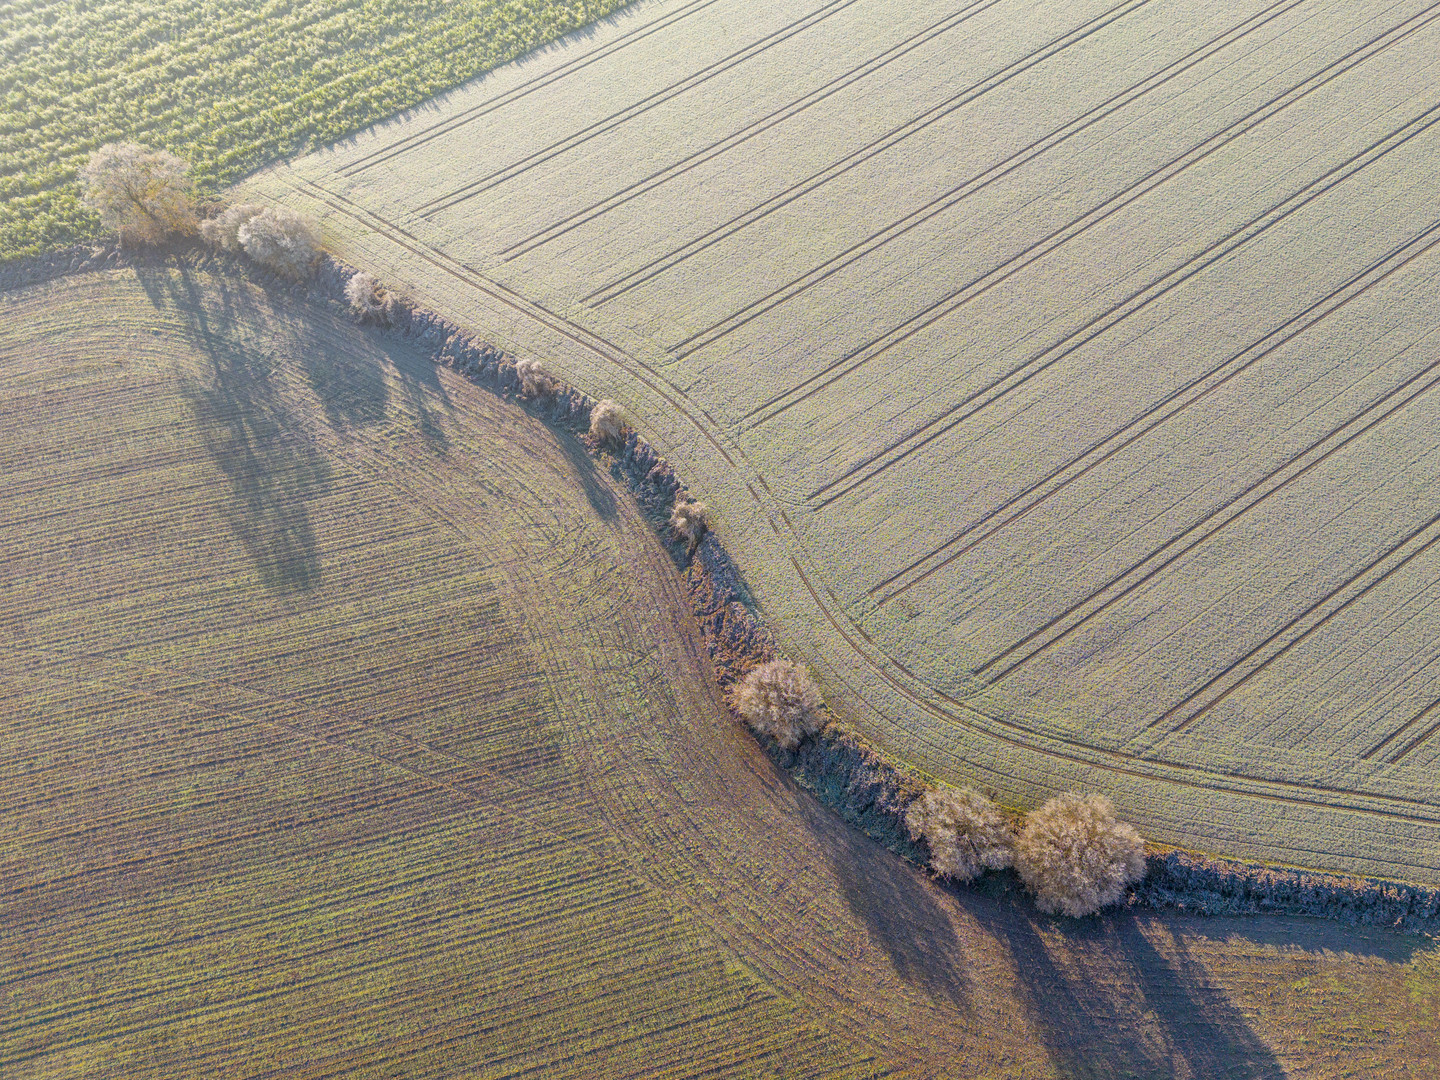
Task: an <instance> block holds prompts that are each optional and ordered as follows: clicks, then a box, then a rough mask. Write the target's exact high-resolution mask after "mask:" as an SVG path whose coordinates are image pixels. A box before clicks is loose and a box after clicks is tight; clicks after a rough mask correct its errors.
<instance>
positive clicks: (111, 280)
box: [0, 266, 1440, 1080]
mask: <svg viewBox="0 0 1440 1080" xmlns="http://www.w3.org/2000/svg"><path fill="white" fill-rule="evenodd" d="M4 299H5V304H4V306H3V309H0V423H3V425H4V430H5V431H6V435H7V437H6V439H5V441H4V443H3V448H0V468H3V470H4V475H5V477H6V482H5V484H4V486H3V489H0V566H3V574H0V746H3V747H4V751H5V752H4V754H3V755H0V982H3V986H4V993H3V996H0V1075H4V1076H5V1077H6V1080H12V1078H13V1080H62V1078H63V1080H70V1078H80V1077H83V1078H86V1080H91V1078H96V1077H112V1076H114V1077H121V1076H123V1077H126V1078H127V1080H138V1078H150V1077H153V1078H156V1080H174V1078H177V1077H197V1078H199V1077H205V1078H210V1077H217V1076H224V1077H230V1078H236V1080H239V1078H252V1077H253V1078H260V1077H282V1076H283V1077H307V1078H316V1080H318V1078H325V1077H336V1078H339V1077H344V1078H347V1080H351V1078H355V1080H359V1078H381V1077H396V1076H404V1077H414V1078H420V1077H456V1076H464V1077H487V1078H489V1077H525V1076H545V1077H567V1076H573V1077H577V1078H592V1077H600V1076H603V1077H626V1076H636V1077H640V1076H643V1077H665V1076H677V1077H679V1076H693V1077H700V1076H737V1077H738V1076H747V1077H748V1076H784V1077H805V1076H825V1077H873V1076H890V1075H894V1076H955V1075H959V1076H967V1077H977V1078H997V1080H998V1078H1001V1077H1006V1078H1012V1080H1013V1078H1021V1077H1025V1078H1036V1080H1061V1078H1067V1080H1068V1078H1074V1077H1091V1076H1093V1077H1117V1076H1134V1077H1143V1078H1152V1077H1153V1078H1155V1080H1160V1078H1177V1077H1178V1078H1183V1080H1210V1078H1213V1077H1216V1076H1233V1077H1251V1078H1260V1080H1270V1078H1277V1077H1280V1076H1282V1075H1288V1076H1293V1077H1332V1076H1336V1077H1338V1076H1342V1075H1364V1076H1367V1077H1381V1078H1391V1077H1394V1078H1400V1077H1410V1076H1419V1075H1421V1074H1420V1073H1417V1072H1414V1071H1412V1066H1414V1065H1415V1063H1417V1062H1423V1061H1426V1060H1435V1059H1436V1058H1437V1057H1440V1027H1437V1016H1440V1000H1437V986H1440V981H1437V972H1440V958H1437V955H1436V952H1435V950H1434V949H1433V948H1432V947H1431V946H1430V943H1428V942H1424V941H1422V940H1421V939H1415V938H1404V937H1399V936H1395V935H1391V934H1387V933H1384V932H1378V931H1369V932H1355V931H1347V930H1343V929H1341V928H1339V927H1337V926H1335V925H1333V924H1327V923H1313V922H1310V921H1308V920H1276V919H1249V920H1223V919H1197V918H1193V917H1192V918H1186V917H1181V916H1155V915H1144V916H1135V915H1131V914H1119V915H1116V916H1112V917H1110V918H1107V919H1105V920H1103V921H1089V922H1087V923H1082V924H1078V925H1077V924H1075V923H1073V922H1070V921H1068V920H1055V919H1049V918H1042V917H1037V916H1036V915H1035V914H1034V911H1033V909H1032V908H1029V907H1028V906H1027V905H1025V904H1024V903H1023V902H1017V900H1016V899H1015V897H1014V896H1004V895H1002V896H991V895H983V894H981V893H979V892H976V891H974V890H961V891H947V890H945V889H942V888H940V887H938V886H937V885H936V884H935V883H933V882H932V881H930V880H929V879H927V877H926V876H925V875H924V874H922V873H920V872H919V871H917V870H916V869H914V868H913V867H910V866H908V865H906V864H904V863H901V862H900V861H899V860H898V859H896V858H894V857H893V856H891V855H890V854H889V853H888V852H886V851H884V850H883V849H881V848H879V847H878V846H877V845H875V844H873V843H871V842H870V841H869V840H867V839H866V838H864V837H863V836H861V835H859V834H858V833H855V832H854V831H852V830H851V829H850V828H849V827H847V826H846V825H844V824H843V823H842V822H841V821H840V820H839V819H838V818H836V817H834V816H833V815H832V814H830V813H829V812H828V811H825V810H823V809H821V808H820V807H818V806H817V805H816V804H815V803H814V802H813V801H812V800H811V799H810V798H809V797H808V796H807V795H806V794H805V793H803V792H801V791H799V790H797V789H796V788H795V787H794V786H793V785H791V784H790V783H789V782H788V780H787V778H786V777H785V775H784V774H783V773H781V772H779V771H778V770H777V769H775V768H774V767H773V766H772V765H771V763H770V761H769V760H768V759H767V758H766V757H765V756H764V755H763V754H762V753H761V752H760V751H759V749H758V747H757V746H756V744H755V743H754V741H753V740H752V739H751V738H750V736H749V735H748V734H747V733H745V731H744V730H743V729H742V728H741V727H740V726H739V725H738V724H737V723H735V722H734V721H733V720H731V719H730V718H729V716H728V715H727V713H726V712H725V710H724V708H723V706H722V704H721V703H720V701H719V700H718V697H717V692H716V689H715V687H714V684H713V681H712V679H711V676H710V674H709V672H708V671H707V670H706V666H705V662H704V661H703V659H702V657H701V656H700V655H699V654H698V651H699V647H698V644H697V640H696V635H695V632H694V628H693V626H692V625H691V617H690V615H689V614H688V612H687V608H686V604H685V599H684V595H683V590H682V585H681V580H680V576H679V573H678V572H677V570H676V568H675V566H674V564H673V563H672V562H671V560H670V558H669V556H668V555H667V554H666V552H665V551H664V549H663V548H662V547H661V545H660V544H659V542H658V541H657V540H656V538H655V537H654V536H653V534H651V532H650V531H649V529H648V527H647V526H646V525H645V524H644V522H643V521H642V520H641V519H640V517H639V514H638V511H637V510H636V508H635V507H634V505H633V504H632V503H631V502H630V501H629V498H628V495H627V493H626V490H625V488H624V486H623V485H622V484H620V483H618V482H616V481H614V480H612V478H611V477H610V475H609V473H608V472H607V471H605V470H604V469H603V468H601V467H598V466H597V464H596V463H595V462H594V461H593V459H592V458H591V457H590V456H589V455H588V454H587V453H586V451H585V450H584V449H583V448H582V447H581V446H580V445H579V444H578V443H576V442H574V441H573V440H571V439H569V438H568V437H564V438H557V437H556V436H555V435H554V434H553V433H551V432H550V431H549V430H547V429H546V428H545V427H544V426H542V425H541V424H540V423H539V422H537V421H536V420H534V419H533V418H531V417H530V416H529V415H528V414H527V413H525V412H524V411H522V410H521V409H520V408H518V407H515V406H512V405H508V404H505V403H503V402H501V401H498V400H497V399H496V398H495V397H493V396H492V395H491V394H489V393H488V392H485V391H481V390H480V389H478V388H476V387H475V386H473V385H471V384H469V383H467V382H465V381H464V380H462V379H460V378H458V377H455V376H454V375H453V374H452V373H450V372H449V371H446V370H444V369H439V368H436V367H435V366H433V365H432V364H431V363H430V362H429V360H428V359H427V358H426V357H425V355H424V354H423V353H421V352H420V351H419V350H418V349H416V348H412V347H409V346H402V345H400V344H397V343H394V342H387V341H385V340H383V339H379V338H377V337H376V336H374V335H372V334H369V333H366V332H364V331H361V330H360V329H358V328H356V327H355V326H353V325H351V324H350V323H349V322H348V320H346V319H344V318H338V317H336V316H335V315H334V314H332V313H330V312H329V311H326V310H318V309H315V308H311V307H307V306H305V305H303V304H300V303H296V302H293V301H290V300H287V299H284V298H283V297H279V296H267V295H266V294H265V293H264V292H262V291H261V290H260V289H258V288H256V287H255V286H253V285H250V284H247V283H246V282H245V281H243V280H238V279H232V278H228V277H223V276H216V275H214V274H212V273H207V272H203V271H199V270H194V269H181V268H173V267H172V268H161V267H158V266H157V267H150V268H145V267H141V268H138V269H136V270H122V271H114V272H109V273H105V274H93V275H88V276H83V277H73V278H69V279H62V280H59V281H56V282H52V283H49V284H45V285H39V286H34V287H30V288H26V289H23V290H19V291H12V292H8V293H6V294H4Z"/></svg>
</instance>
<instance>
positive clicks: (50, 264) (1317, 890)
mask: <svg viewBox="0 0 1440 1080" xmlns="http://www.w3.org/2000/svg"><path fill="white" fill-rule="evenodd" d="M175 259H180V260H183V261H186V262H190V263H198V264H200V265H205V266H209V268H210V269H230V270H231V271H234V270H236V269H239V270H241V272H243V273H244V274H246V275H247V276H249V277H251V278H252V279H258V280H260V281H261V282H262V283H263V284H264V285H265V286H266V287H267V288H273V289H280V290H285V291H293V292H295V293H297V294H308V299H310V300H312V301H314V302H319V303H328V304H334V305H342V306H344V305H346V300H345V296H344V290H345V285H346V284H347V283H348V282H349V280H350V277H351V275H352V273H353V270H352V269H351V268H349V267H347V266H345V265H343V264H341V263H339V262H338V261H336V260H334V259H332V258H330V257H329V256H326V257H325V259H324V260H323V263H322V265H321V269H320V271H319V272H318V273H317V275H316V277H315V279H314V280H313V281H312V282H311V283H310V284H308V285H296V284H294V283H293V282H290V281H287V280H286V279H284V278H281V277H278V276H276V275H274V274H271V273H269V272H268V271H264V270H262V269H260V268H258V267H257V266H255V265H254V264H253V263H249V262H242V261H240V260H238V259H232V258H230V257H228V256H218V255H215V254H214V253H212V252H211V251H209V250H208V249H206V248H204V247H201V246H199V245H188V246H180V247H176V248H173V249H171V250H170V251H162V250H157V249H133V248H127V249H124V250H121V249H119V248H118V247H117V246H115V245H114V244H101V245H93V246H85V245H81V246H76V247H73V248H71V249H69V250H66V251H60V252H53V253H50V254H48V255H44V256H41V257H38V258H31V259H26V260H24V261H21V262H14V263H11V264H10V265H8V266H0V290H3V289H7V288H17V287H20V286H24V285H30V284H34V283H37V282H40V281H45V280H51V279H53V278H56V277H59V276H62V275H64V274H68V273H84V272H88V271H92V270H100V269H105V268H111V267H116V266H121V265H126V264H128V263H130V262H133V261H137V260H149V261H157V262H160V263H162V264H163V263H165V262H167V261H171V260H175ZM212 264H223V265H212ZM375 332H377V333H397V334H400V335H403V336H406V337H410V338H414V339H418V340H420V341H422V342H425V343H427V344H428V345H430V346H431V347H433V348H434V349H435V355H434V357H433V359H434V361H435V362H436V363H441V364H444V365H446V366H447V367H450V368H453V369H455V370H456V371H458V372H460V373H461V374H463V375H465V376H467V377H468V378H469V379H470V380H471V381H472V382H475V383H477V384H479V385H481V386H484V387H486V388H488V389H491V390H493V391H495V392H496V393H499V394H501V395H502V396H505V397H507V398H508V397H518V396H519V395H520V392H521V381H520V377H519V375H518V374H517V372H516V370H515V364H514V359H513V358H512V357H507V356H506V355H505V354H504V353H502V352H501V351H500V350H498V349H496V348H495V347H493V346H491V345H488V344H485V343H483V342H480V341H477V340H475V339H474V338H473V337H471V336H470V335H469V334H467V333H466V332H465V331H463V330H462V329H460V328H459V327H457V326H455V325H454V324H453V323H451V322H449V321H448V320H446V319H445V318H443V317H442V316H440V315H437V314H435V313H433V312H429V311H425V310H423V309H419V308H415V307H411V306H408V305H400V306H399V307H398V309H397V311H396V317H395V319H394V322H393V326H392V328H391V329H390V330H388V331H382V330H379V329H377V330H375ZM524 404H525V406H526V407H527V408H528V409H529V410H530V411H531V412H532V413H533V414H535V415H537V416H539V417H540V418H541V419H543V420H545V421H546V422H547V423H549V424H550V425H551V426H553V427H556V428H560V429H562V430H565V431H568V432H570V433H572V434H578V435H583V434H584V433H585V432H587V431H588V430H589V426H590V409H591V407H592V406H593V405H594V404H595V402H594V400H593V399H591V398H590V397H588V396H587V395H585V394H584V393H582V392H581V391H579V390H576V389H575V388H573V387H562V388H561V389H559V390H558V391H557V392H556V393H554V394H553V395H550V396H548V397H544V398H540V399H532V400H529V401H526V402H524ZM596 454H597V456H598V457H599V458H600V459H601V460H602V462H604V463H605V464H607V465H608V467H609V469H610V471H611V474H612V475H613V476H615V477H616V478H617V479H620V480H622V481H624V482H625V484H626V486H627V487H628V488H629V490H630V492H631V493H632V495H633V496H634V497H635V499H636V502H637V503H638V504H639V507H640V509H641V511H642V512H643V513H644V515H645V517H646V519H647V520H648V521H649V522H650V524H651V526H652V527H653V528H654V530H655V532H656V535H657V536H658V537H659V538H660V540H661V542H662V543H664V544H665V545H666V547H667V549H668V550H669V552H670V554H671V557H672V558H673V559H674V560H675V563H676V565H677V566H678V567H681V568H683V570H684V573H685V577H686V584H687V588H688V593H689V597H690V601H691V607H692V613H693V614H694V616H695V618H696V620H697V621H698V624H699V627H700V633H701V637H702V638H703V640H704V642H705V645H706V648H707V650H708V651H709V654H710V658H711V661H712V663H713V665H714V669H715V675H716V679H717V680H718V681H719V683H720V684H721V685H722V686H723V687H726V688H728V687H729V686H730V685H732V684H733V683H734V682H735V681H736V680H737V679H738V678H739V677H740V676H741V675H742V674H743V673H744V672H745V671H746V670H748V669H749V668H750V667H751V666H753V665H754V664H755V663H758V662H762V661H764V660H768V659H771V658H772V657H773V656H774V655H775V652H776V649H775V642H774V637H773V635H772V634H771V632H770V630H769V628H768V627H767V626H766V625H765V623H764V620H763V619H762V618H761V616H760V613H759V611H758V610H757V609H756V606H755V604H754V602H753V600H752V599H751V598H750V595H749V590H748V589H747V588H746V586H745V583H744V579H743V577H742V576H741V574H740V572H739V570H738V569H737V568H736V566H735V564H734V561H733V560H732V559H731V558H730V555H729V553H728V552H726V550H725V548H724V546H723V544H721V542H720V540H719V538H718V537H717V536H716V535H715V534H714V533H707V534H706V536H705V538H704V540H703V541H702V542H701V543H700V544H699V545H698V547H697V548H696V549H695V550H694V552H693V553H692V552H690V551H689V550H688V545H687V544H686V543H685V542H684V541H682V540H680V539H678V538H676V537H675V536H674V535H673V534H672V533H671V531H670V529H669V525H668V522H669V514H670V509H671V507H672V506H673V505H674V503H675V499H676V496H677V495H679V494H680V493H682V492H683V491H685V485H684V484H683V482H682V481H681V480H680V478H679V477H677V476H676V475H675V472H674V470H673V469H672V468H671V467H670V465H669V463H668V462H666V461H665V460H664V459H663V458H662V457H660V455H659V454H658V453H656V451H655V449H654V448H653V447H651V446H650V445H649V443H647V442H646V441H645V440H644V439H642V438H640V437H639V436H638V435H637V434H636V433H634V432H633V431H631V432H629V433H628V435H627V437H626V439H625V442H624V445H623V447H620V448H618V450H617V451H616V452H615V453H611V452H610V451H608V450H604V449H601V450H597V451H596ZM761 742H762V743H764V744H765V749H766V751H767V753H769V755H770V757H771V759H772V760H773V761H774V762H775V763H776V765H778V766H779V767H780V768H782V769H784V770H785V771H786V772H787V773H788V774H789V775H790V776H791V777H792V778H793V779H794V780H795V781H796V782H797V783H798V784H799V785H800V786H801V787H803V788H805V789H806V790H807V791H809V792H810V793H811V794H813V795H814V796H815V797H816V798H817V799H819V800H820V801H821V802H822V803H823V804H824V805H825V806H827V807H829V808H830V809H831V810H833V811H834V812H835V813H837V814H838V815H839V816H840V817H841V818H842V819H844V820H845V821H846V822H848V823H849V824H851V825H853V826H855V827H856V828H858V829H860V830H861V831H862V832H864V833H865V834H866V835H868V836H870V837H871V838H872V839H874V840H875V841H877V842H878V843H880V844H882V845H883V846H885V847H886V848H888V849H889V850H890V851H893V852H894V853H895V854H897V855H899V856H900V857H901V858H903V859H905V860H907V861H909V862H911V863H913V864H915V865H917V866H925V865H927V863H928V852H927V851H926V849H925V848H924V846H923V845H921V844H917V843H916V842H915V841H912V840H911V839H910V838H909V835H908V834H907V832H906V830H905V828H904V824H903V819H904V816H905V811H906V809H907V808H908V806H909V805H910V802H911V801H912V800H914V799H915V798H916V797H918V796H919V795H920V794H921V793H922V792H923V791H924V790H925V783H924V781H923V780H922V779H921V778H920V777H918V776H917V775H916V774H914V773H913V772H911V771H910V770H908V769H906V768H905V767H903V766H901V765H899V764H898V763H896V762H894V761H892V760H891V759H889V758H888V757H886V756H885V755H883V754H881V753H880V752H879V751H877V750H876V749H875V748H874V747H872V746H870V745H869V744H868V743H867V742H866V741H865V740H864V739H863V738H862V737H861V736H859V735H858V734H856V733H855V732H853V731H851V730H849V729H847V728H845V727H844V726H843V725H841V724H839V723H836V722H831V723H830V724H828V725H827V726H826V727H825V728H824V730H822V731H821V732H820V733H819V734H818V735H816V736H814V737H812V738H808V739H806V740H804V741H803V742H802V743H801V744H800V746H799V747H797V748H796V749H795V750H793V751H788V750H785V749H783V748H782V747H780V746H779V745H778V744H776V743H774V742H773V740H766V739H761ZM1146 861H1147V869H1146V875H1145V877H1144V879H1143V880H1141V881H1140V882H1139V883H1137V884H1136V885H1134V886H1133V887H1132V888H1131V889H1130V890H1129V891H1128V892H1127V894H1126V897H1125V900H1124V903H1125V904H1126V905H1127V906H1129V907H1133V908H1149V909H1153V910H1162V911H1163V910H1170V911H1183V912H1189V913H1193V914H1199V915H1301V916H1308V917H1314V918H1324V919H1331V920H1335V921H1338V922H1341V923H1346V924H1349V925H1366V926H1384V927H1391V928H1393V929H1396V930H1401V931H1404V932H1407V933H1416V934H1426V935H1429V936H1436V935H1440V888H1435V887H1430V886H1423V885H1411V884H1406V883H1403V882H1396V881H1387V880H1385V879H1381V878H1363V877H1351V876H1344V875H1338V874H1327V873H1320V872H1313V871H1306V870H1299V869H1292V868H1288V867H1275V866H1266V865H1263V864H1260V863H1247V862H1242V861H1239V860H1234V859H1221V858H1216V857H1213V856H1209V855H1203V854H1200V853H1196V852H1190V851H1184V850H1180V849H1176V848H1170V847H1165V846H1161V845H1148V846H1147V859H1146ZM950 887H952V888H957V889H959V888H967V887H971V886H956V885H952V886H950ZM973 887H976V888H980V889H982V890H984V891H986V892H988V893H991V894H996V893H1013V894H1015V895H1016V897H1017V899H1019V898H1020V897H1021V894H1022V893H1023V890H1022V889H1021V887H1020V885H1019V881H1018V879H1017V878H1016V876H1015V874H1014V872H1013V871H1009V870H1006V871H1001V872H999V873H996V872H986V873H985V874H984V875H983V876H982V877H981V878H980V879H979V880H978V881H977V883H976V885H975V886H973ZM1022 902H1023V901H1022Z"/></svg>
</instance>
